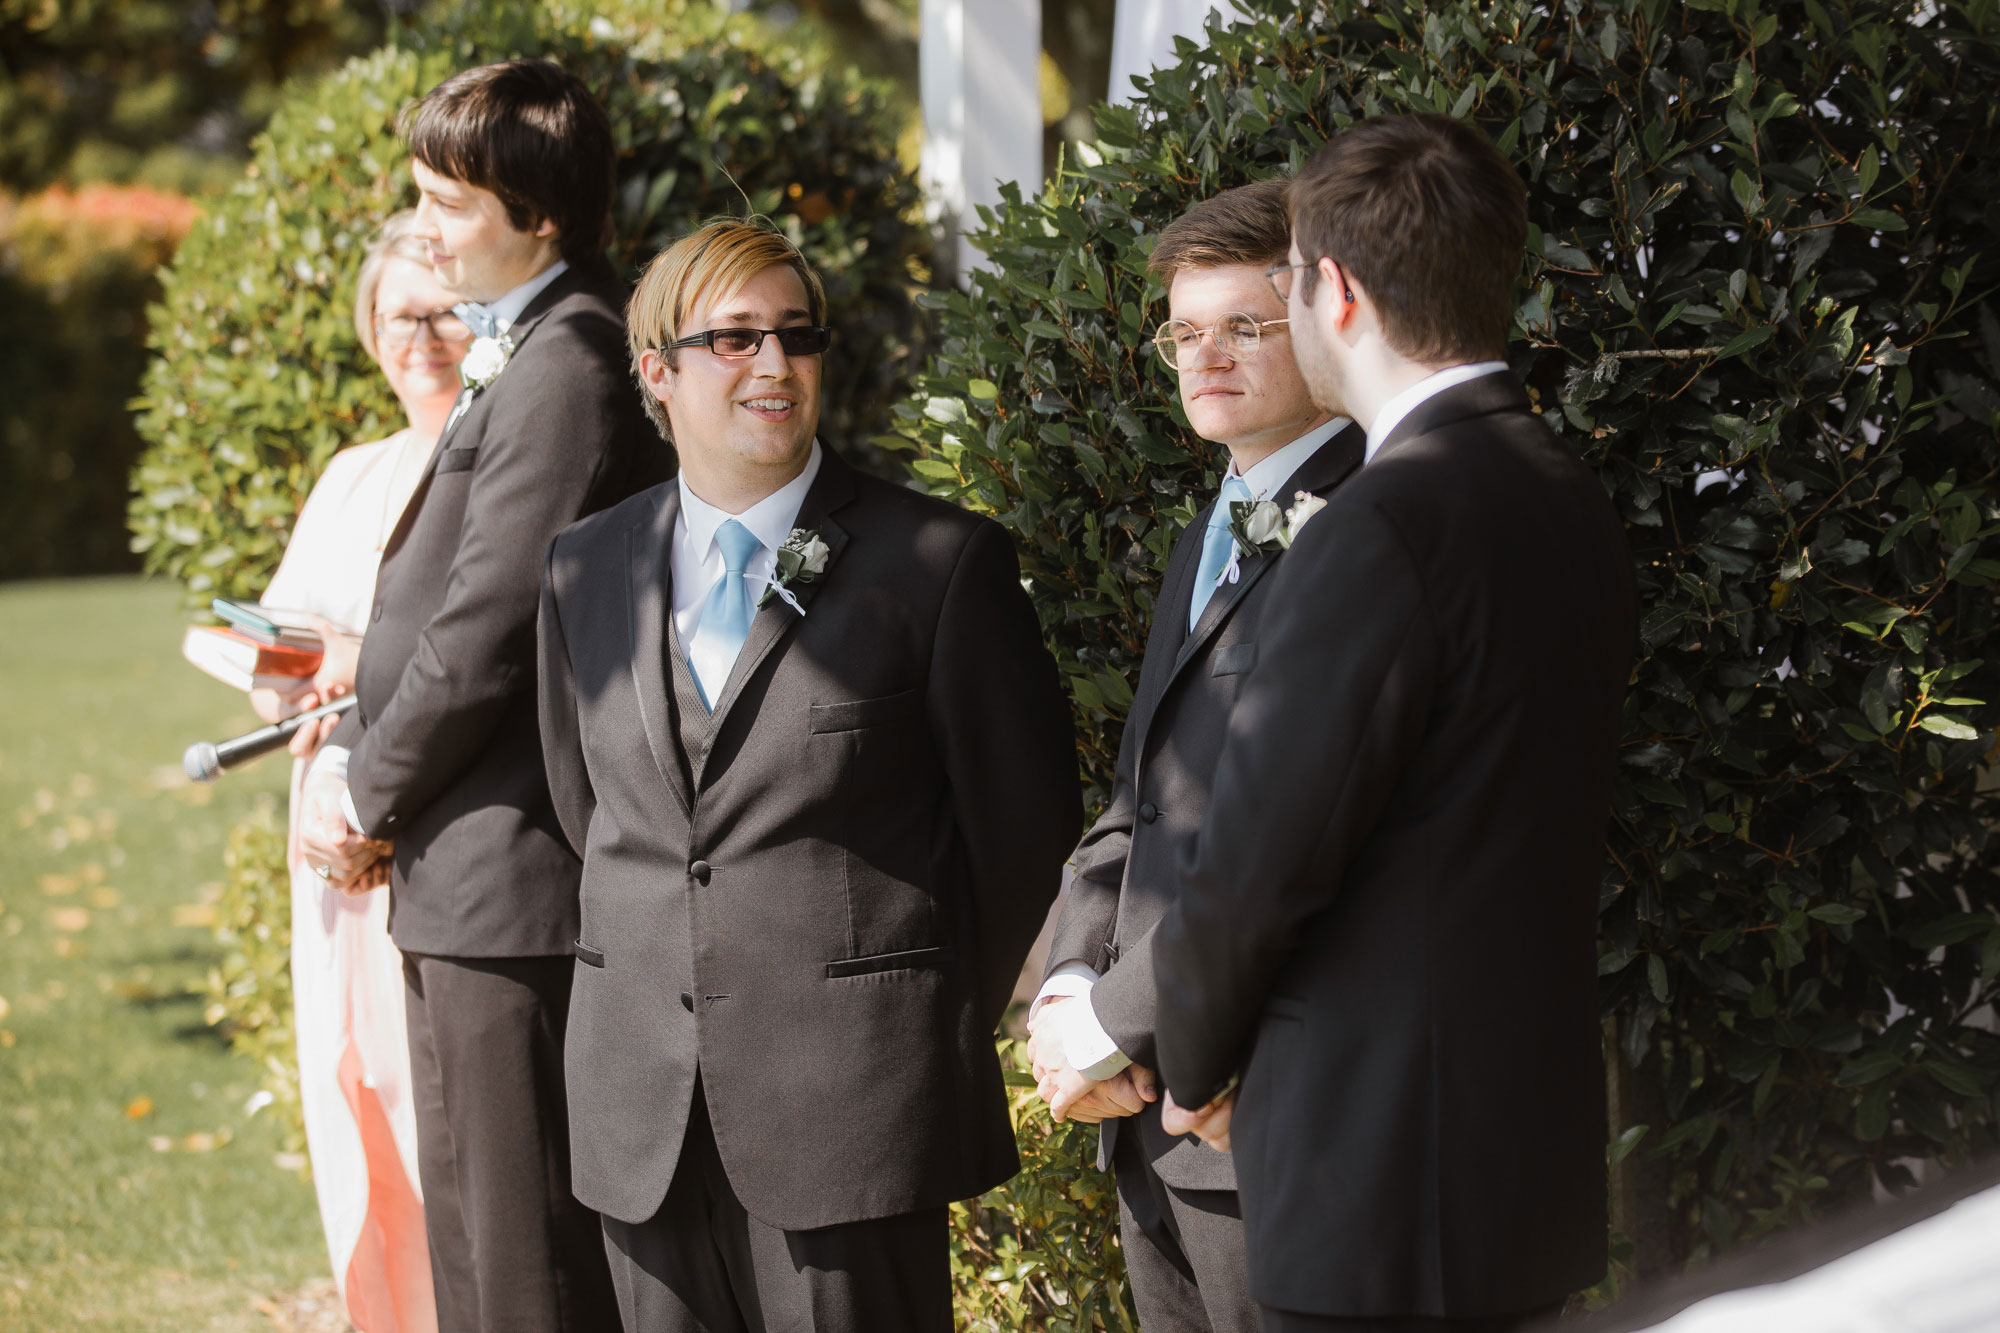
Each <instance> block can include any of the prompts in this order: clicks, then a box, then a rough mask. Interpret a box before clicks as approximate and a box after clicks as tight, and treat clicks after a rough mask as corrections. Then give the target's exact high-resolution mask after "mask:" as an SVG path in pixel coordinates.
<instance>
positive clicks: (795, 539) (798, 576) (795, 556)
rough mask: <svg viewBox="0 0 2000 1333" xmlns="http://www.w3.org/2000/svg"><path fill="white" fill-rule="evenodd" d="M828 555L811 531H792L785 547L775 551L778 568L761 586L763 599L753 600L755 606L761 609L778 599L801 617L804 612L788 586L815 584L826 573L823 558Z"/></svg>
mask: <svg viewBox="0 0 2000 1333" xmlns="http://www.w3.org/2000/svg"><path fill="white" fill-rule="evenodd" d="M831 554H832V552H831V551H829V550H828V549H827V544H826V543H825V542H823V541H821V540H820V536H819V533H817V532H815V531H814V530H813V529H811V528H793V529H792V535H791V536H789V537H787V538H785V544H784V545H783V546H780V547H779V548H778V566H777V568H776V569H775V570H773V571H772V573H771V577H770V579H769V580H767V581H766V582H765V584H764V595H763V596H762V597H759V598H758V599H757V605H759V606H762V605H764V603H766V602H768V601H770V600H771V599H772V598H773V597H778V598H782V599H783V600H784V603H785V605H786V606H789V607H791V608H792V610H794V611H796V612H798V613H799V614H800V615H804V614H805V613H806V609H805V607H803V606H801V605H800V604H799V599H798V598H797V597H794V596H793V595H792V591H791V585H792V584H794V583H815V582H817V581H818V580H819V576H820V575H822V574H824V573H826V562H827V557H828V556H829V555H831Z"/></svg>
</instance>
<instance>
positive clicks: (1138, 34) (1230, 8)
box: [1105, 0, 1245, 106]
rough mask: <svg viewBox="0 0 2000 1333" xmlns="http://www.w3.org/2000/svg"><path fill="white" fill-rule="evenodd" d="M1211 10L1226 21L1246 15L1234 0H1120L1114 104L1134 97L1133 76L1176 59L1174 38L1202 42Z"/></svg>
mask: <svg viewBox="0 0 2000 1333" xmlns="http://www.w3.org/2000/svg"><path fill="white" fill-rule="evenodd" d="M1212 12H1220V13H1221V14H1222V16H1223V19H1224V21H1225V22H1229V21H1233V20H1236V19H1240V18H1243V17H1245V16H1244V15H1243V13H1242V12H1241V11H1240V10H1238V9H1237V8H1236V6H1235V5H1234V4H1233V3H1231V0H1118V13H1117V17H1116V19H1115V20H1114V22H1113V25H1112V29H1111V87H1110V90H1109V92H1108V93H1107V94H1106V95H1105V100H1107V101H1109V102H1111V103H1112V104H1113V105H1114V106H1118V105H1123V104H1124V103H1126V102H1129V101H1131V100H1132V97H1133V91H1132V76H1133V75H1134V74H1138V75H1142V76H1143V75H1148V74H1151V73H1152V72H1153V71H1154V70H1155V69H1157V68H1159V67H1160V66H1161V65H1171V64H1173V63H1175V62H1174V38H1176V37H1186V38H1189V39H1190V40H1192V41H1194V42H1196V43H1201V42H1202V41H1203V37H1202V25H1203V24H1205V23H1206V22H1208V16H1209V14H1210V13H1212Z"/></svg>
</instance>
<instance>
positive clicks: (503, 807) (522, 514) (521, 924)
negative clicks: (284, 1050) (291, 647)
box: [304, 61, 667, 1333]
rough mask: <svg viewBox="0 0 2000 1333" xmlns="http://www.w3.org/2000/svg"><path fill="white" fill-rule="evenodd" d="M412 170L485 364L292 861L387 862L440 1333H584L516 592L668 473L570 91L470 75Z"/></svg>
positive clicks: (527, 609) (602, 163) (553, 897)
mask: <svg viewBox="0 0 2000 1333" xmlns="http://www.w3.org/2000/svg"><path fill="white" fill-rule="evenodd" d="M410 149H411V156H412V158H413V161H412V164H411V172H412V174H413V175H414V176H415V177H416V183H417V186H418V189H419V190H420V192H421V195H420V203H419V205H418V209H417V215H418V228H417V231H416V235H417V236H418V237H419V238H420V239H422V240H424V241H425V242H426V243H427V244H428V245H429V247H430V251H431V263H432V266H433V268H434V269H435V271H436V273H437V276H438V279H439V281H440V282H442V283H443V284H444V286H445V287H446V289H447V290H450V291H452V292H454V293H457V294H460V295H462V296H463V297H464V298H465V300H466V302H468V303H469V304H465V305H461V306H459V307H458V309H459V311H460V313H461V317H462V318H464V319H465V320H466V322H467V323H468V324H470V325H471V326H472V328H473V330H474V332H475V334H477V335H479V337H480V339H481V340H482V341H479V342H475V344H474V346H473V349H472V351H471V352H470V353H469V354H468V356H467V358H466V362H465V366H464V367H463V368H462V373H463V374H464V376H465V378H466V382H467V389H466V392H465V393H464V394H462V395H461V397H460V399H459V402H458V405H457V406H456V407H455V408H454V410H453V415H452V417H451V419H450V421H449V423H448V424H447V426H446V427H445V432H444V436H443V438H442V439H441V440H440V441H439V443H438V449H437V452H436V454H435V455H434V456H433V458H432V460H431V462H430V465H429V468H428V470H427V472H426V473H425V475H424V478H423V480H422V481H421V482H420V483H419V485H418V487H417V490H416V493H415V495H414V496H413V497H412V499H411V500H410V502H409V506H408V508H407V509H406V510H405V512H404V514H403V517H402V519H401V521H400V522H399V523H398V524H397V526H396V529H395V531H394V533H393V534H392V536H391V537H390V540H389V544H388V547H387V549H386V551H385V552H384V554H383V558H382V567H381V574H380V576H379V578H378V580H377V585H376V600H375V610H374V615H373V622H374V623H373V624H371V625H370V626H369V627H368V635H367V638H366V640H365V641H364V646H363V648H362V651H361V661H360V667H359V671H358V673H357V676H356V692H357V693H358V694H359V696H360V707H359V708H358V709H356V710H355V711H354V712H352V713H350V714H348V717H347V720H346V721H345V722H344V723H343V724H342V726H341V727H340V728H339V730H337V731H336V732H335V734H334V736H333V738H332V739H333V742H334V744H333V745H332V746H329V747H328V748H327V749H326V750H324V751H322V754H321V758H320V761H319V762H318V764H317V765H316V766H315V768H314V770H313V774H312V778H311V780H310V782H309V785H308V793H307V796H308V811H307V815H306V820H305V828H304V838H305V848H306V856H307V859H308V861H310V862H312V863H314V864H316V865H318V866H321V867H324V868H325V869H324V872H323V873H326V874H327V875H328V876H329V878H330V879H331V880H332V881H333V882H334V883H336V884H338V885H341V886H343V887H356V888H358V887H360V886H362V885H365V884H368V883H372V882H374V880H375V879H376V878H379V877H378V876H369V877H368V878H367V879H363V878H361V877H362V876H365V875H368V867H369V865H370V863H371V862H372V861H373V859H374V858H375V857H377V856H378V855H382V854H385V853H388V852H389V851H390V847H391V844H393V856H394V870H393V876H392V878H391V880H390V888H391V892H392V894H393V897H392V900H391V901H392V906H391V912H390V918H389V924H390V933H391V935H392V937H393V938H394V940H395V942H396V944H397V946H398V947H399V948H401V949H402V950H403V953H404V976H405V980H406V982H407V998H408V1016H409V1026H410V1057H411V1073H412V1087H413V1088H414V1090H415V1096H416V1102H417V1106H416V1111H417V1130H418V1172H419V1175H420V1177H421V1179H422V1182H423V1190H424V1215H425V1223H426V1230H427V1231H428V1233H429V1239H430V1250H431V1266H432V1270H433V1273H434V1277H435V1285H436V1290H437V1300H438V1317H439V1323H440V1326H441V1327H442V1328H443V1329H446V1330H466V1331H468V1333H469V1331H471V1330H480V1331H481V1333H493V1331H494V1330H499V1329H520V1330H534V1331H535V1333H546V1330H550V1329H576V1330H590V1331H591V1333H595V1331H596V1330H600V1329H604V1328H609V1327H615V1324H616V1320H617V1314H616V1310H615V1305H614V1303H613V1300H612V1297H611V1289H610V1283H609V1275H608V1274H607V1272H606V1270H605V1264H604V1256H603V1251H602V1249H601V1248H600V1247H599V1246H598V1245H597V1244H596V1232H597V1220H596V1218H595V1217H593V1216H592V1215H591V1214H590V1213H589V1211H588V1210H586V1209H585V1208H583V1207H582V1206H581V1205H580V1204H579V1203H578V1202H577V1201H576V1200H575V1198H574V1197H573V1196H572V1194H571V1191H570V1185H569V1138H568V1125H567V1113H566V1111H565V1109H564V1103H563V1085H562V1049H563V1029H564V1024H565V1021H566V1018H567V1014H568V1009H569V990H570V978H569V973H570V967H571V963H570V959H569V950H570V942H571V941H572V940H574V939H575V938H576V928H577V901H576V899H577V881H578V877H579V866H578V862H577V858H576V856H575V854H574V853H573V852H572V851H571V850H570V849H569V847H568V846H567V844H565V842H564V841H563V837H562V832H561V830H560V828H558V826H557V824H556V819H555V813H554V811H553V809H552V808H551V806H550V803H549V791H548V784H547V780H546V778H545V777H544V775H543V765H542V754H541V739H540V733H539V731H538V729H537V726H536V720H535V689H534V673H535V660H534V623H535V607H536V586H537V583H538V581H539V574H540V568H539V563H540V553H541V551H542V549H543V548H544V547H545V546H546V545H547V543H548V541H549V539H550V538H551V537H553V536H554V535H555V533H556V532H557V531H559V530H560V529H561V528H563V527H564V526H566V525H567V524H569V523H571V522H573V521H575V520H576V519H578V518H580V517H582V516H583V515H585V514H589V513H592V512H594V511H596V510H598V509H601V508H603V507H604V506H606V505H608V504H612V503H615V502H616V501H619V500H622V499H624V498H625V497H626V496H628V495H630V494H632V493H633V492H634V491H637V490H640V489H642V488H644V487H646V486H649V485H652V484H653V483H655V482H657V481H658V480H660V478H662V477H663V476H665V475H666V473H667V467H666V457H667V455H666V452H665V451H664V450H663V449H661V447H660V442H659V440H658V438H657V437H655V436H654V435H653V433H652V431H651V429H650V428H649V426H648V425H647V422H646V419H645V414H644V412H643V411H641V410H640V409H639V407H638V405H637V404H635V403H634V402H633V401H632V390H631V382H630V380H629V379H628V378H627V374H626V369H625V365H624V357H623V332H624V329H623V321H622V319H621V316H620V312H621V309H622V307H623V305H624V295H625V292H624V284H623V283H621V282H620V281H619V280H618V278H617V276H616V275H615V274H614V273H613V272H612V270H611V267H610V265H609V264H608V263H607V262H606V261H605V260H604V258H603V256H602V247H603V242H604V237H605V233H606V229H607V217H608V214H609V208H610V200H611V185H612V161H613V149H612V141H611V131H610V126H609V124H608V122H607V121H606V120H605V117H604V113H603V112H602V111H601V110H600V109H599V108H598V106H597V104H596V103H595V102H594V101H592V100H591V98H590V95H589V93H588V92H587V91H586V90H585V89H584V88H583V86H582V85H581V84H580V83H578V82H577V81H576V80H575V79H574V78H571V77H570V76H568V75H565V74H563V73H562V72H561V71H560V70H558V69H557V68H556V67H555V66H553V65H550V64H547V63H544V62H539V61H517V62H512V63H508V64H500V65H488V66H485V67H483V68H479V69H473V70H467V71H465V72H463V73H460V74H457V75H455V76H453V77H452V78H450V79H448V80H446V81H445V82H444V83H441V84H439V85H438V86H437V88H435V89H433V90H432V91H431V93H430V94H429V96H427V97H426V98H425V99H424V100H423V102H422V104H421V105H420V106H419V107H418V108H417V110H416V113H415V116H414V118H413V121H412V123H411V128H410ZM343 807H344V809H343Z"/></svg>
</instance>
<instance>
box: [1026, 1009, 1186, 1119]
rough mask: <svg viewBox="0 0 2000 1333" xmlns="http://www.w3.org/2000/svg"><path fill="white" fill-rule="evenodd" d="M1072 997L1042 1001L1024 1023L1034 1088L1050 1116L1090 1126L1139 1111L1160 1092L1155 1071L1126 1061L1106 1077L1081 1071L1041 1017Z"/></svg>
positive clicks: (1046, 1016)
mask: <svg viewBox="0 0 2000 1333" xmlns="http://www.w3.org/2000/svg"><path fill="white" fill-rule="evenodd" d="M1076 1002H1077V1001H1076V999H1075V998H1074V997H1072V996H1067V995H1058V996H1054V997H1052V998H1050V999H1048V1000H1046V1001H1044V1002H1043V1004H1042V1006H1041V1007H1040V1009H1039V1010H1038V1011H1037V1012H1036V1014H1035V1017H1034V1018H1032V1019H1030V1020H1029V1022H1028V1058H1029V1059H1030V1060H1031V1061H1033V1062H1034V1071H1035V1091H1036V1092H1038V1093H1040V1094H1041V1098H1042V1100H1043V1101H1045V1102H1047V1103H1048V1104H1049V1115H1050V1116H1051V1117H1052V1118H1053V1119H1055V1120H1056V1121H1057V1122H1061V1121H1064V1120H1080V1121H1082V1122H1083V1123H1084V1124H1086V1125H1094V1124H1096V1123H1097V1122H1098V1121H1100V1120H1114V1119H1117V1118H1118V1117H1120V1116H1128V1115H1137V1114H1138V1113H1139V1112H1140V1110H1141V1109H1143V1108H1144V1107H1145V1105H1146V1103H1147V1102H1150V1101H1155V1100H1157V1099H1158V1097H1159V1090H1158V1080H1157V1079H1156V1078H1155V1077H1154V1075H1153V1071H1152V1070H1150V1069H1148V1068H1146V1067H1145V1066H1144V1065H1127V1066H1125V1068H1123V1069H1121V1070H1119V1071H1118V1072H1117V1073H1116V1074H1113V1075H1112V1076H1111V1077H1110V1078H1105V1079H1094V1078H1090V1077H1088V1076H1086V1075H1084V1074H1080V1073H1078V1072H1077V1070H1076V1069H1075V1067H1074V1066H1072V1065H1071V1064H1070V1062H1069V1057H1068V1055H1067V1054H1066V1053H1065V1052H1064V1050H1063V1043H1062V1037H1061V1035H1060V1034H1059V1033H1058V1031H1057V1027H1058V1025H1057V1024H1056V1023H1054V1022H1048V1021H1045V1020H1047V1019H1048V1016H1049V1012H1050V1011H1051V1010H1052V1009H1054V1008H1055V1007H1056V1006H1057V1005H1059V1004H1074V1003H1076Z"/></svg>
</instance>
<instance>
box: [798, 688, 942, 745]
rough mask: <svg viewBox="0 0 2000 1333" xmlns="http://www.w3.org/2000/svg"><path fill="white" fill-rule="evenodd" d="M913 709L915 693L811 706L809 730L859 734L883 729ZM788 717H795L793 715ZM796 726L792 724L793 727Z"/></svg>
mask: <svg viewBox="0 0 2000 1333" xmlns="http://www.w3.org/2000/svg"><path fill="white" fill-rule="evenodd" d="M916 709H917V692H916V691H915V690H904V691H903V692H902V693H901V694H887V695H884V696H882V697H881V698H879V699H850V700H846V701H844V702H840V703H826V704H814V705H813V706H812V714H811V719H810V722H809V724H808V725H809V726H810V727H811V729H812V731H813V732H814V734H816V735H825V734H828V733H831V732H837V731H860V730H861V729H863V728H864V727H880V726H886V725H888V724H889V723H891V722H896V721H900V720H901V719H903V718H906V717H910V716H912V715H913V714H914V713H915V712H916ZM792 716H794V717H797V716H798V714H796V713H794V714H793V715H792ZM794 725H796V724H794Z"/></svg>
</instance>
